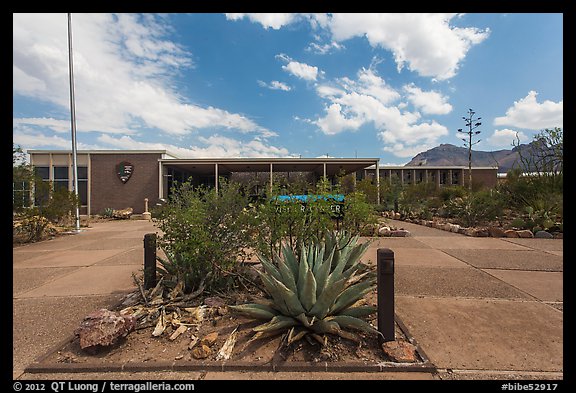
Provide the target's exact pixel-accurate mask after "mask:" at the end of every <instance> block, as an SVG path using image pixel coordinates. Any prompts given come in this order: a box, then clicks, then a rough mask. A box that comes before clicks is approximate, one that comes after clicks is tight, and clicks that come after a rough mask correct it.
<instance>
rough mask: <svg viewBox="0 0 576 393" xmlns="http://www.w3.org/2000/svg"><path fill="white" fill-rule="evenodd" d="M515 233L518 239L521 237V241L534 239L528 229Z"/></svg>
mask: <svg viewBox="0 0 576 393" xmlns="http://www.w3.org/2000/svg"><path fill="white" fill-rule="evenodd" d="M516 233H517V234H518V237H521V238H523V239H528V238H532V237H534V234H533V233H532V231H530V230H528V229H524V230H521V231H516Z"/></svg>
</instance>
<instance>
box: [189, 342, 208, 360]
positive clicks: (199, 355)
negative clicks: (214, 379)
mask: <svg viewBox="0 0 576 393" xmlns="http://www.w3.org/2000/svg"><path fill="white" fill-rule="evenodd" d="M210 355H212V350H211V349H210V347H208V346H206V345H204V344H201V345H198V346H197V347H196V348H194V349H193V350H192V356H194V359H206V358H207V357H208V356H210Z"/></svg>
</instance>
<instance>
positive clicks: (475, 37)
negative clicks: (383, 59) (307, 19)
mask: <svg viewBox="0 0 576 393" xmlns="http://www.w3.org/2000/svg"><path fill="white" fill-rule="evenodd" d="M455 16H456V14H441V13H434V14H375V13H371V14H359V13H355V14H332V18H331V19H330V22H329V27H330V31H331V33H332V37H333V39H334V40H336V41H345V40H348V39H350V38H354V37H358V36H360V37H362V36H365V37H366V38H367V39H368V42H369V43H370V45H372V46H373V47H382V48H385V49H388V50H390V51H391V52H392V54H393V55H394V60H395V61H396V65H397V68H398V71H401V70H402V68H403V67H404V66H405V65H407V67H408V69H410V70H411V71H415V72H417V73H418V74H420V75H422V76H427V77H433V78H437V79H439V80H444V79H449V78H451V77H453V76H454V75H455V74H456V71H457V69H458V67H459V65H460V63H461V62H462V61H463V60H464V58H465V56H466V54H467V53H468V50H470V48H471V47H472V46H473V45H477V44H479V43H480V42H482V41H484V40H485V39H486V38H487V37H488V35H489V33H490V31H489V29H485V30H480V29H477V28H475V27H467V28H459V27H453V26H450V20H451V19H452V18H453V17H455Z"/></svg>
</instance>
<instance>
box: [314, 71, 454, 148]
mask: <svg viewBox="0 0 576 393" xmlns="http://www.w3.org/2000/svg"><path fill="white" fill-rule="evenodd" d="M411 89H413V90H414V89H416V90H418V91H420V92H421V90H420V89H419V88H417V87H416V86H411ZM403 91H405V90H403ZM316 92H317V94H318V96H319V97H321V98H323V99H325V100H326V101H327V104H326V108H325V114H324V115H323V116H321V117H319V118H317V119H316V120H310V123H312V124H315V125H316V126H318V128H319V129H320V131H322V132H323V133H324V134H326V135H334V134H338V133H341V132H344V131H356V130H358V129H359V128H360V127H362V126H364V125H368V124H371V125H372V126H373V127H375V128H376V129H377V130H378V138H379V139H380V140H381V141H382V142H383V144H384V146H383V150H384V151H390V152H392V153H394V154H395V155H397V156H398V157H407V156H409V155H410V154H411V153H412V152H413V151H414V150H416V149H421V148H422V147H423V146H427V147H428V146H429V147H433V146H435V145H436V144H437V141H438V138H439V137H441V136H444V135H447V134H448V130H447V128H446V127H445V126H443V125H441V124H439V123H438V122H436V121H435V120H433V121H423V120H422V115H421V114H420V112H418V111H410V110H409V107H408V105H407V104H406V103H405V102H398V101H399V100H400V99H401V98H403V97H402V94H401V93H400V92H398V91H397V90H395V89H394V88H392V87H391V86H389V85H387V84H386V82H385V81H384V79H383V78H382V77H380V76H379V75H378V74H377V73H376V72H375V71H374V70H372V69H366V68H362V69H360V70H359V71H358V73H357V78H356V79H350V78H348V77H344V78H339V79H336V80H335V81H331V82H330V83H325V84H320V85H317V86H316ZM408 94H410V92H408ZM413 106H414V107H416V105H415V104H413ZM420 151H421V150H420ZM420 151H418V152H420Z"/></svg>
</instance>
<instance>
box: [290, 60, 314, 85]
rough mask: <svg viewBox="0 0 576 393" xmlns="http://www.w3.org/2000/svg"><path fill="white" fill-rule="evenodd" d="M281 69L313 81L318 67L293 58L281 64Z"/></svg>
mask: <svg viewBox="0 0 576 393" xmlns="http://www.w3.org/2000/svg"><path fill="white" fill-rule="evenodd" d="M282 69H283V70H284V71H287V72H289V73H291V74H292V75H294V76H296V77H298V78H300V79H304V80H308V81H315V80H316V78H317V77H318V67H315V66H311V65H308V64H306V63H300V62H298V61H294V60H292V61H290V62H289V63H288V64H286V65H285V66H282Z"/></svg>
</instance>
